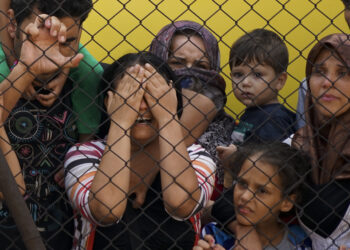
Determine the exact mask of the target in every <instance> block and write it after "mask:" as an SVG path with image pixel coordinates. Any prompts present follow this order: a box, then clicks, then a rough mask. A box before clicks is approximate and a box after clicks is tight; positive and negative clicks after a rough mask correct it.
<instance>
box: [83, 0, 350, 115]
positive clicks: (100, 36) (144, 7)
mask: <svg viewBox="0 0 350 250" xmlns="http://www.w3.org/2000/svg"><path fill="white" fill-rule="evenodd" d="M186 4H187V5H186ZM123 5H124V6H123ZM220 5H222V6H221V7H220ZM172 20H173V21H175V20H193V21H196V22H198V23H201V24H204V22H205V25H206V27H207V28H208V29H209V30H211V31H212V32H213V33H214V34H215V35H216V36H217V38H218V40H219V46H220V50H221V66H222V68H223V74H224V75H225V76H229V67H228V64H227V63H228V56H229V48H230V46H231V45H232V43H233V42H234V41H235V40H236V39H237V38H238V37H240V36H241V35H243V34H244V33H245V32H247V31H251V30H252V29H255V28H267V29H270V30H274V31H275V32H278V33H279V34H280V35H281V36H282V37H284V39H285V42H286V43H287V46H288V49H289V54H290V65H289V68H288V73H289V78H288V81H287V84H286V86H285V88H284V89H283V90H282V91H281V96H283V98H284V100H285V101H286V102H287V103H288V105H290V106H291V107H292V108H295V107H296V102H297V88H298V86H299V82H300V81H301V80H302V79H303V78H304V68H305V57H306V56H307V54H308V52H309V50H310V48H311V47H312V45H313V44H314V42H315V39H317V38H322V37H323V36H325V35H327V34H330V33H340V32H348V30H349V28H348V27H347V25H346V24H345V21H344V15H343V4H342V3H341V0H321V1H320V0H289V1H288V0H245V1H244V0H228V1H226V0H182V1H180V0H164V1H162V0H119V1H117V0H95V4H94V10H93V11H92V13H91V14H90V16H89V18H88V20H87V21H86V23H85V24H84V29H85V32H84V33H83V36H82V43H83V44H85V45H86V46H87V48H88V49H89V51H90V52H91V53H92V54H93V55H94V56H95V57H96V58H97V59H98V60H100V61H103V62H107V63H111V62H112V61H113V60H114V59H116V58H118V57H120V56H121V55H123V54H125V53H128V52H134V51H136V50H145V49H148V46H149V44H150V42H151V40H152V39H153V37H154V36H155V34H157V32H158V31H159V30H160V29H161V28H162V27H163V26H164V25H166V24H168V23H170V22H171V21H172ZM226 82H227V88H226V90H227V93H228V103H227V107H228V109H229V110H232V112H233V113H236V114H239V113H240V112H241V111H242V110H243V108H244V106H243V105H241V104H240V103H239V102H238V101H237V100H236V99H235V97H234V96H233V94H232V88H231V83H230V80H229V78H228V77H226ZM281 100H282V99H281ZM282 101H283V100H282Z"/></svg>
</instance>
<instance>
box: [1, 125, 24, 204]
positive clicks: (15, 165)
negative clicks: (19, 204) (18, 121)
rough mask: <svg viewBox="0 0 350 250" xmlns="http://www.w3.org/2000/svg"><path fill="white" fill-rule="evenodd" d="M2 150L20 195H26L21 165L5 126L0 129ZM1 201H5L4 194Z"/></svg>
mask: <svg viewBox="0 0 350 250" xmlns="http://www.w3.org/2000/svg"><path fill="white" fill-rule="evenodd" d="M0 148H1V151H2V153H3V154H4V156H5V159H6V161H7V164H8V166H9V168H10V170H11V172H12V175H13V177H14V178H15V181H16V183H17V185H18V188H19V191H20V193H21V194H22V195H23V194H24V193H25V183H24V179H23V175H22V171H21V167H20V164H19V162H18V158H17V155H16V153H15V151H14V150H13V149H12V147H11V144H10V142H9V139H8V137H7V134H6V131H5V128H4V126H3V125H2V126H1V128H0ZM0 199H3V195H2V193H0Z"/></svg>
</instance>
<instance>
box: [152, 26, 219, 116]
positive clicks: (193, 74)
mask: <svg viewBox="0 0 350 250" xmlns="http://www.w3.org/2000/svg"><path fill="white" fill-rule="evenodd" d="M181 31H191V32H192V31H193V33H194V34H197V35H198V36H199V37H201V38H202V40H203V43H204V47H205V50H206V51H205V54H206V56H207V57H208V59H209V64H210V70H205V69H197V68H191V69H188V68H186V67H184V68H183V69H177V70H175V71H174V72H175V74H176V76H177V77H178V78H179V79H180V81H181V83H182V87H183V88H186V89H190V90H193V91H195V92H197V93H200V94H203V95H205V96H207V97H208V98H210V99H211V100H212V101H213V102H214V103H215V106H216V108H217V109H218V110H223V108H224V106H225V104H226V93H225V88H226V83H225V80H224V79H223V78H222V76H220V74H219V72H220V52H219V46H218V42H217V40H216V38H215V37H214V36H213V34H211V33H210V31H209V30H207V29H206V28H204V27H203V26H202V25H200V24H198V23H195V22H192V21H177V22H174V23H171V24H168V25H166V26H165V27H164V28H163V29H162V30H161V31H160V32H159V33H158V35H157V36H156V38H155V39H154V40H153V41H152V43H151V47H150V52H151V53H153V54H156V55H157V56H159V57H160V58H162V59H163V60H164V61H168V59H169V54H170V53H171V51H170V48H171V43H172V40H173V37H174V36H175V35H176V34H178V33H180V34H181Z"/></svg>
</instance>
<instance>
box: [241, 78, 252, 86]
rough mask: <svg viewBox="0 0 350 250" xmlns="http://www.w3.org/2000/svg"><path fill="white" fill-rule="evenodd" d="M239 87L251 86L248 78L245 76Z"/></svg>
mask: <svg viewBox="0 0 350 250" xmlns="http://www.w3.org/2000/svg"><path fill="white" fill-rule="evenodd" d="M241 86H242V87H243V88H249V87H250V86H251V81H250V76H249V75H245V76H244V77H243V79H242V82H241Z"/></svg>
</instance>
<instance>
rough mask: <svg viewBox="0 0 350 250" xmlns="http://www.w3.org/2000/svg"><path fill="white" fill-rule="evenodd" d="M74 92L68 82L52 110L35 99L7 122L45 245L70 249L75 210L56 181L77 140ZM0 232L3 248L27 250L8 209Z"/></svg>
mask: <svg viewBox="0 0 350 250" xmlns="http://www.w3.org/2000/svg"><path fill="white" fill-rule="evenodd" d="M70 91H71V83H70V82H67V83H66V84H65V86H64V87H63V90H62V92H61V94H60V96H59V98H58V99H57V100H56V101H55V102H54V104H53V105H52V106H51V107H50V108H47V107H44V106H42V105H41V104H40V103H39V102H38V101H36V100H35V101H27V100H25V99H20V100H19V101H18V103H17V104H16V107H15V108H14V109H13V110H12V112H11V114H10V115H9V118H8V120H7V123H6V131H7V134H8V137H9V139H10V141H11V144H12V146H13V148H14V149H15V150H16V154H17V157H18V160H19V162H20V165H21V168H22V173H23V176H24V181H25V184H26V189H27V190H26V196H25V197H26V203H27V205H28V208H29V210H30V213H31V214H32V217H33V219H34V222H35V224H36V225H37V227H38V229H39V232H40V233H41V236H42V237H43V240H44V242H45V244H46V245H47V246H50V247H51V248H52V249H69V248H71V246H72V235H73V214H72V210H71V208H70V205H69V202H68V201H67V199H66V197H65V190H64V189H63V188H61V187H59V186H58V185H57V183H56V182H55V180H54V175H55V173H56V172H57V171H58V170H59V169H60V168H61V167H63V166H62V164H63V160H64V157H65V154H66V152H67V151H68V149H69V148H70V147H71V146H73V145H74V144H75V143H76V142H77V139H78V133H77V129H76V126H75V121H76V119H75V116H73V114H72V112H71V110H72V104H71V100H70V95H69V93H70ZM0 228H1V234H0V242H1V247H4V248H6V247H5V246H6V245H8V244H10V243H11V241H17V243H16V244H18V247H19V248H20V249H23V248H24V246H23V243H22V241H21V237H20V235H19V233H18V231H17V229H16V225H15V223H14V221H13V218H12V217H11V216H10V215H9V214H8V209H7V207H6V205H5V204H3V206H2V207H1V208H0ZM5 234H6V235H7V237H4V236H5ZM48 248H49V247H48Z"/></svg>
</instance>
